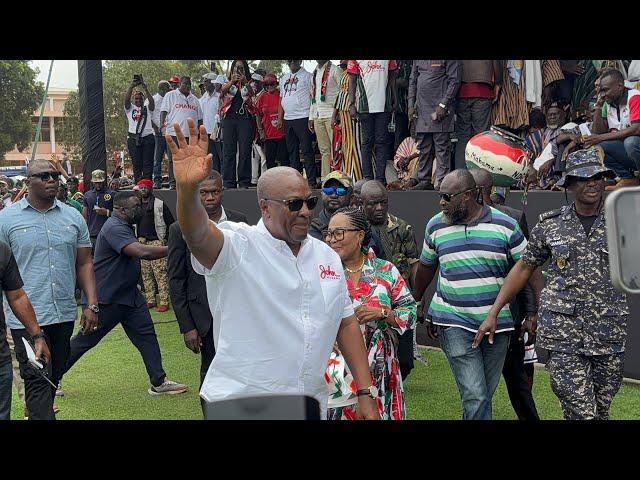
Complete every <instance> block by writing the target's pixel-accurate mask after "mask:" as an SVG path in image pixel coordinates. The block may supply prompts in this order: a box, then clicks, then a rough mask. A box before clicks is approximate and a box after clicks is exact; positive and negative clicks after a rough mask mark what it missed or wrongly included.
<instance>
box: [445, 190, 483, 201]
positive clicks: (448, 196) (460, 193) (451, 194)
mask: <svg viewBox="0 0 640 480" xmlns="http://www.w3.org/2000/svg"><path fill="white" fill-rule="evenodd" d="M473 190H475V188H470V189H468V190H463V191H462V192H458V193H441V194H440V198H441V199H442V200H444V201H445V202H447V203H449V202H450V201H451V200H453V197H457V196H458V195H462V194H463V193H467V192H471V191H473Z"/></svg>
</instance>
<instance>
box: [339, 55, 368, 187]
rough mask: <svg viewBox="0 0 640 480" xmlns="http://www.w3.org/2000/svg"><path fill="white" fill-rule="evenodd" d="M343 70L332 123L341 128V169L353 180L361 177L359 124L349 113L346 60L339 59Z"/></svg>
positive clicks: (355, 180)
mask: <svg viewBox="0 0 640 480" xmlns="http://www.w3.org/2000/svg"><path fill="white" fill-rule="evenodd" d="M340 68H341V69H342V70H343V73H342V77H341V80H340V92H339V93H338V96H337V97H336V103H335V105H334V107H335V108H334V110H333V122H332V123H333V124H334V125H335V124H339V125H340V128H341V129H342V156H343V163H342V171H343V172H344V173H346V174H347V175H349V176H350V177H351V178H352V179H353V181H354V182H357V181H358V180H360V179H361V178H362V165H361V164H360V124H359V123H358V122H357V121H356V119H355V118H352V117H351V113H349V74H348V73H347V60H340Z"/></svg>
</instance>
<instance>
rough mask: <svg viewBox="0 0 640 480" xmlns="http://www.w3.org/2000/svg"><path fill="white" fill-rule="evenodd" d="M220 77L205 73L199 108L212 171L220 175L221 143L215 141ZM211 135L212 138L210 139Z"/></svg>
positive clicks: (221, 81)
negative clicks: (210, 156) (211, 162)
mask: <svg viewBox="0 0 640 480" xmlns="http://www.w3.org/2000/svg"><path fill="white" fill-rule="evenodd" d="M222 83H223V77H222V75H216V74H215V73H213V72H211V73H207V74H206V75H205V76H204V89H205V92H204V93H203V94H202V97H200V108H202V123H203V124H204V127H205V128H206V129H207V135H209V153H211V154H212V155H213V169H214V170H217V171H218V172H220V173H222V142H220V141H219V140H217V139H216V136H217V135H216V134H217V131H218V129H219V128H220V125H219V124H220V116H219V115H218V110H219V109H220V87H222ZM212 135H213V138H211V137H212Z"/></svg>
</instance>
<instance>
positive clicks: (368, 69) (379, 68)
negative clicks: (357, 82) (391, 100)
mask: <svg viewBox="0 0 640 480" xmlns="http://www.w3.org/2000/svg"><path fill="white" fill-rule="evenodd" d="M396 68H397V65H396V61H395V60H349V63H348V65H347V71H348V72H349V73H353V74H359V75H360V78H362V83H363V85H364V90H365V94H366V95H367V103H368V104H369V113H380V112H384V106H385V101H386V95H387V82H388V80H389V71H390V70H395V69H396Z"/></svg>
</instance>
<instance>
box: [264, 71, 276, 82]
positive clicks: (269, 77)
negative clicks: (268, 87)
mask: <svg viewBox="0 0 640 480" xmlns="http://www.w3.org/2000/svg"><path fill="white" fill-rule="evenodd" d="M262 83H264V84H269V83H278V78H277V77H276V76H275V74H274V73H267V74H266V75H265V76H264V78H263V79H262Z"/></svg>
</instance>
